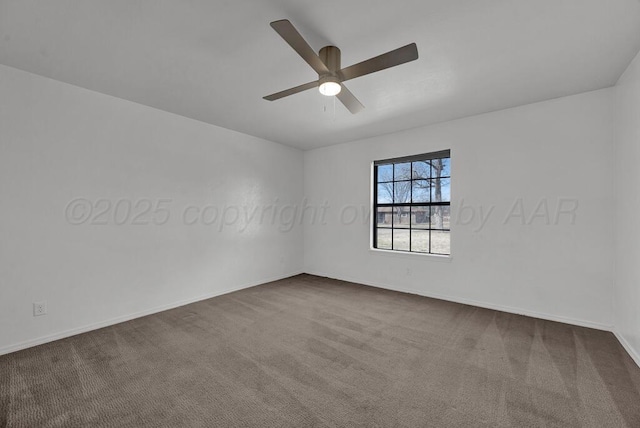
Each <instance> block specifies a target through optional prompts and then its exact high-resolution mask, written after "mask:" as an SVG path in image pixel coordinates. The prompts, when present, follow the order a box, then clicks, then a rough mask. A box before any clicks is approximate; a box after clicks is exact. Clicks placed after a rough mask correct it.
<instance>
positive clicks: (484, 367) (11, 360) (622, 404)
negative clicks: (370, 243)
mask: <svg viewBox="0 0 640 428" xmlns="http://www.w3.org/2000/svg"><path fill="white" fill-rule="evenodd" d="M0 426H3V427H98V426H105V427H107V426H108V427H179V426H188V427H213V426H219V427H234V426H235V427H286V426H291V427H313V426H322V427H324V426H328V427H332V426H341V427H358V426H361V427H376V426H380V427H403V426H406V427H419V426H429V427H485V426H486V427H511V426H513V427H580V426H584V427H598V428H602V427H625V426H627V427H636V428H637V427H640V369H639V368H638V367H637V366H635V365H634V363H633V361H632V360H631V359H630V358H629V356H628V355H627V354H626V353H625V351H624V350H623V349H622V347H621V346H620V344H619V343H618V342H617V341H616V339H615V338H614V336H613V335H612V334H610V333H606V332H601V331H596V330H590V329H587V328H581V327H574V326H570V325H565V324H560V323H554V322H549V321H541V320H536V319H533V318H527V317H523V316H517V315H510V314H506V313H502V312H496V311H491V310H486V309H479V308H475V307H471V306H465V305H460V304H455V303H448V302H444V301H439V300H434V299H428V298H423V297H417V296H412V295H407V294H402V293H396V292H392V291H385V290H379V289H375V288H370V287H365V286H362V285H357V284H351V283H346V282H341V281H334V280H329V279H326V278H319V277H314V276H310V275H300V276H297V277H293V278H289V279H286V280H282V281H277V282H273V283H269V284H265V285H261V286H258V287H254V288H250V289H246V290H243V291H239V292H236V293H232V294H228V295H225V296H221V297H216V298H214V299H209V300H206V301H202V302H199V303H195V304H191V305H188V306H184V307H181V308H178V309H174V310H170V311H166V312H162V313H159V314H156V315H151V316H148V317H145V318H140V319H137V320H133V321H129V322H126V323H122V324H118V325H115V326H112V327H108V328H103V329H101V330H97V331H93V332H90V333H86V334H82V335H79V336H75V337H71V338H68V339H64V340H60V341H57V342H53V343H50V344H46V345H42V346H38V347H35V348H31V349H28V350H24V351H20V352H16V353H13V354H10V355H5V356H2V357H0Z"/></svg>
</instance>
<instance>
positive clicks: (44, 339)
mask: <svg viewBox="0 0 640 428" xmlns="http://www.w3.org/2000/svg"><path fill="white" fill-rule="evenodd" d="M302 273H304V272H303V271H296V272H292V273H288V274H285V275H281V276H277V277H273V278H266V279H263V280H260V281H255V282H251V283H247V284H242V285H238V286H236V287H232V288H228V289H225V290H222V291H217V292H214V293H210V294H205V295H202V296H198V297H194V298H190V299H185V300H180V301H177V302H172V303H168V304H166V305H161V306H156V307H155V308H151V309H146V310H144V311H140V312H136V313H133V314H129V315H123V316H120V317H116V318H111V319H108V320H104V321H99V322H96V323H92V324H88V325H84V326H82V327H77V328H72V329H70V330H65V331H61V332H57V333H53V334H49V335H46V336H41V337H38V338H35V339H31V340H26V341H24V342H20V343H16V344H13V345H9V346H5V347H3V348H0V355H4V354H10V353H12V352H16V351H20V350H22V349H27V348H31V347H34V346H38V345H42V344H45V343H49V342H53V341H55V340H60V339H64V338H67V337H71V336H75V335H78V334H81V333H87V332H89V331H92V330H97V329H99V328H104V327H109V326H111V325H114V324H120V323H122V322H125V321H130V320H132V319H136V318H141V317H145V316H147V315H152V314H156V313H158V312H162V311H166V310H169V309H174V308H178V307H180V306H185V305H188V304H191V303H195V302H199V301H201V300H207V299H211V298H212V297H217V296H222V295H224V294H229V293H233V292H234V291H239V290H244V289H245V288H251V287H255V286H256V285H260V284H266V283H268V282H272V281H278V280H280V279H285V278H290V277H292V276H296V275H300V274H302Z"/></svg>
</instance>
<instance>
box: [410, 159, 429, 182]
mask: <svg viewBox="0 0 640 428" xmlns="http://www.w3.org/2000/svg"><path fill="white" fill-rule="evenodd" d="M412 166H413V178H414V179H420V178H429V177H430V176H431V165H430V164H429V162H425V161H421V162H413V165H412Z"/></svg>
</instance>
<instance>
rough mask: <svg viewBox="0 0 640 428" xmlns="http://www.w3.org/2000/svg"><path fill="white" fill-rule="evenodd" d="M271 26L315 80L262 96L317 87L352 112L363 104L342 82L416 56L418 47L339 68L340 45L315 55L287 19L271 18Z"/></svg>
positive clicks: (275, 97)
mask: <svg viewBox="0 0 640 428" xmlns="http://www.w3.org/2000/svg"><path fill="white" fill-rule="evenodd" d="M271 27H272V28H273V29H274V30H276V32H277V33H278V34H280V36H281V37H282V38H283V39H284V40H285V42H287V43H289V45H290V46H291V47H292V48H293V50H294V51H296V52H297V53H298V55H300V56H301V57H302V59H304V60H305V61H306V62H307V63H308V64H309V65H310V66H311V68H313V69H314V70H315V72H316V73H318V80H314V81H313V82H309V83H305V84H304V85H300V86H296V87H294V88H290V89H287V90H284V91H281V92H276V93H275V94H271V95H267V96H266V97H264V99H265V100H268V101H275V100H278V99H280V98H284V97H288V96H289V95H293V94H297V93H298V92H302V91H306V90H307V89H311V88H315V87H318V89H319V90H320V93H321V94H322V95H326V96H332V95H335V96H336V97H338V99H339V100H340V102H342V104H344V106H345V107H346V108H347V109H348V110H349V111H350V112H351V113H353V114H356V113H358V112H360V111H361V110H362V109H363V108H364V106H363V105H362V103H361V102H360V101H358V99H357V98H356V97H355V96H354V95H353V94H352V93H351V92H350V91H349V90H348V89H347V88H346V86H344V82H346V81H347V80H351V79H355V78H356V77H360V76H364V75H367V74H371V73H375V72H376V71H380V70H384V69H387V68H391V67H395V66H396V65H400V64H404V63H405V62H409V61H414V60H416V59H418V47H417V46H416V44H415V43H410V44H408V45H406V46H403V47H401V48H398V49H395V50H392V51H389V52H387V53H384V54H382V55H378V56H376V57H373V58H370V59H368V60H366V61H362V62H359V63H357V64H354V65H351V66H349V67H345V68H341V65H340V49H338V48H337V47H335V46H325V47H323V48H322V49H320V52H319V55H316V53H315V52H314V51H313V49H312V48H311V46H309V44H308V43H307V42H306V41H305V40H304V38H302V36H301V35H300V33H299V32H298V30H296V29H295V27H294V26H293V24H291V22H289V20H287V19H281V20H279V21H274V22H272V23H271Z"/></svg>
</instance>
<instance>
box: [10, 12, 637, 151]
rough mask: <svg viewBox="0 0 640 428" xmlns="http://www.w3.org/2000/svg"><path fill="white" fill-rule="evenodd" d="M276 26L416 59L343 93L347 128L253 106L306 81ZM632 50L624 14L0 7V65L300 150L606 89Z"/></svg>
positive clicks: (285, 103)
mask: <svg viewBox="0 0 640 428" xmlns="http://www.w3.org/2000/svg"><path fill="white" fill-rule="evenodd" d="M285 18H286V19H289V20H290V21H291V22H292V23H293V24H294V25H295V26H296V28H297V29H298V30H299V31H300V33H301V34H302V35H303V36H304V37H305V38H306V40H307V41H308V42H309V44H310V45H311V46H312V47H313V48H314V49H315V50H319V49H320V48H321V47H322V46H325V45H329V44H333V45H336V46H338V47H339V48H340V49H341V50H342V64H343V66H347V65H351V64H353V63H356V62H360V61H362V60H365V59H368V58H370V57H372V56H375V55H378V54H381V53H384V52H387V51H389V50H392V49H395V48H398V47H400V46H403V45H405V44H407V43H410V42H416V43H417V45H418V51H419V54H420V58H419V59H418V60H417V61H414V62H411V63H408V64H404V65H401V66H399V67H396V68H392V69H389V70H385V71H382V72H379V73H376V74H372V75H369V76H365V77H361V78H358V79H356V80H352V81H349V82H348V83H347V86H348V87H349V89H351V91H352V92H353V93H354V94H355V95H356V96H357V97H358V98H359V99H360V101H361V102H362V103H363V104H364V105H365V106H366V109H365V110H364V111H363V112H362V113H359V114H358V115H352V114H351V113H349V112H348V111H347V110H346V109H345V108H344V107H343V106H342V105H341V104H340V103H339V102H336V104H335V108H334V102H333V98H327V97H323V96H322V95H320V94H319V93H318V92H317V91H316V90H310V91H307V92H304V93H301V94H297V95H293V96H291V97H288V98H285V99H282V100H278V101H274V102H269V101H265V100H263V99H262V97H263V96H264V95H267V94H270V93H273V92H277V91H280V90H283V89H287V88H289V87H292V86H296V85H298V84H301V83H306V82H308V81H311V80H314V79H316V78H317V75H315V73H314V72H313V70H312V69H311V68H310V67H309V66H308V65H307V64H306V63H305V62H304V61H303V60H302V59H301V58H300V57H298V56H297V54H296V53H295V52H294V51H293V50H292V49H291V48H290V47H289V46H288V45H287V44H286V43H285V42H284V41H283V40H282V39H281V38H280V36H278V34H276V33H275V31H273V30H272V29H271V27H270V26H269V22H271V21H274V20H277V19H285ZM639 49H640V1H638V0H455V1H454V0H403V1H389V0H349V1H344V0H341V1H338V0H321V1H318V0H316V1H309V0H269V1H267V0H252V1H250V0H215V1H212V0H208V1H206V0H201V1H184V0H183V1H176V0H173V1H170V0H145V1H142V0H74V1H72V0H56V1H42V0H0V63H2V64H5V65H8V66H11V67H16V68H19V69H22V70H26V71H29V72H32V73H36V74H39V75H42V76H46V77H51V78H53V79H57V80H61V81H63V82H67V83H71V84H74V85H78V86H81V87H84V88H88V89H92V90H95V91H98V92H102V93H105V94H109V95H113V96H116V97H120V98H124V99H127V100H131V101H135V102H138V103H141V104H146V105H149V106H152V107H156V108H159V109H162V110H166V111H169V112H173V113H177V114H180V115H183V116H187V117H191V118H194V119H198V120H201V121H204V122H209V123H212V124H215V125H219V126H222V127H225V128H229V129H234V130H237V131H240V132H243V133H246V134H250V135H255V136H258V137H262V138H266V139H269V140H272V141H277V142H281V143H285V144H288V145H291V146H295V147H299V148H303V149H308V148H313V147H319V146H325V145H330V144H335V143H340V142H345V141H350V140H355V139H360V138H364V137H369V136H373V135H379V134H384V133H389V132H393V131H397V130H400V129H406V128H411V127H416V126H420V125H426V124H430V123H435V122H441V121H444V120H449V119H454V118H460V117H464V116H469V115H473V114H478V113H484V112H488V111H493V110H498V109H503V108H507V107H512V106H516V105H522V104H527V103H531V102H535V101H541V100H545V99H550V98H555V97H560V96H564V95H569V94H575V93H579V92H584V91H589V90H594V89H599V88H604V87H608V86H611V85H613V84H615V82H616V80H617V79H618V77H619V76H620V74H621V73H622V72H623V71H624V69H625V68H626V66H627V64H628V63H629V62H630V61H631V59H632V58H633V57H634V55H635V54H636V53H637V52H638V50H639ZM325 108H326V111H325Z"/></svg>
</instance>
